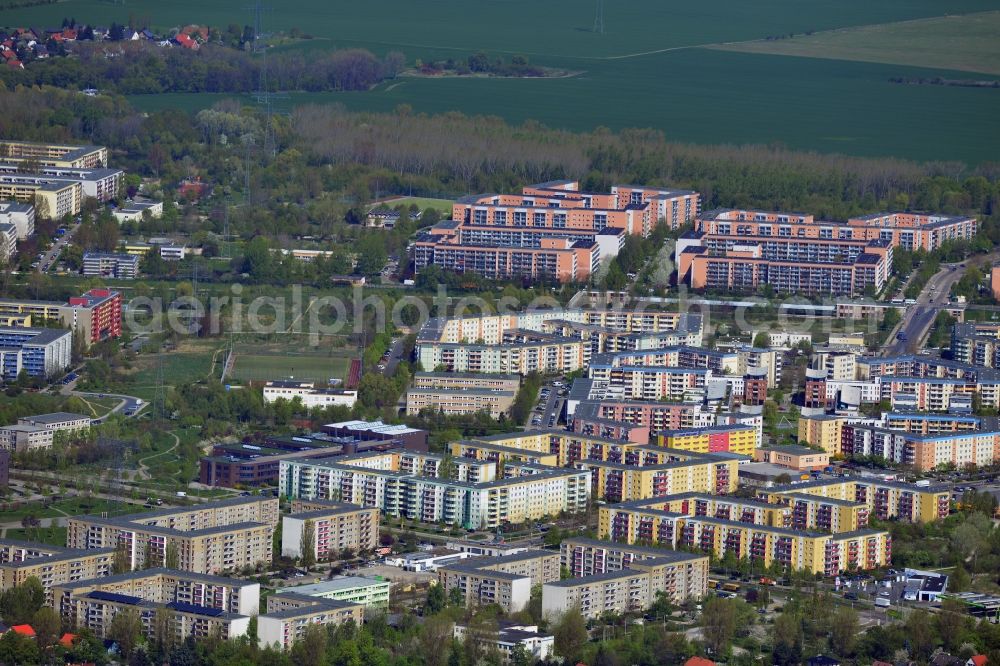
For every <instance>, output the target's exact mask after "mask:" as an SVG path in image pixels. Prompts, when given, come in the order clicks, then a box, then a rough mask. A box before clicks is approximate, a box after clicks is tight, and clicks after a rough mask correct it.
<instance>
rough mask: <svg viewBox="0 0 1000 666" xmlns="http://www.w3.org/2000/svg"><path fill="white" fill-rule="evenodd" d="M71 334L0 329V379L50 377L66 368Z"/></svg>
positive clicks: (41, 330)
mask: <svg viewBox="0 0 1000 666" xmlns="http://www.w3.org/2000/svg"><path fill="white" fill-rule="evenodd" d="M72 351H73V334H72V333H70V332H69V331H65V330H62V329H56V328H0V376H2V378H3V379H5V380H7V381H12V380H14V379H17V376H18V374H20V373H21V372H22V371H23V372H26V373H28V374H29V375H31V376H32V377H51V376H54V375H57V374H60V373H62V372H64V371H65V370H66V368H68V367H69V364H70V361H71V359H72Z"/></svg>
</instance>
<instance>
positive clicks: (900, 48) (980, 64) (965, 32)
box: [718, 11, 1000, 76]
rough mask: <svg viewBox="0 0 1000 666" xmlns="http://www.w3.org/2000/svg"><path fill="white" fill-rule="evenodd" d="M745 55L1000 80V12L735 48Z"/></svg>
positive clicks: (871, 27) (859, 28)
mask: <svg viewBox="0 0 1000 666" xmlns="http://www.w3.org/2000/svg"><path fill="white" fill-rule="evenodd" d="M718 48H722V49H726V50H730V51H742V52H745V53H771V54H774V55H787V56H803V57H807V58H829V59H833V60H861V61H864V62H880V63H889V64H894V65H912V66H918V67H936V68H940V69H952V70H956V71H963V72H978V73H984V74H992V75H995V76H998V75H1000V11H996V12H984V13H981V14H967V15H964V16H941V17H938V18H931V19H917V20H913V21H899V22H895V23H883V24H879V25H868V26H862V27H857V28H842V29H839V30H830V31H826V32H818V33H815V34H812V35H808V36H807V35H798V36H796V37H794V38H792V39H780V40H764V41H753V42H744V43H741V44H730V45H726V46H720V47H718Z"/></svg>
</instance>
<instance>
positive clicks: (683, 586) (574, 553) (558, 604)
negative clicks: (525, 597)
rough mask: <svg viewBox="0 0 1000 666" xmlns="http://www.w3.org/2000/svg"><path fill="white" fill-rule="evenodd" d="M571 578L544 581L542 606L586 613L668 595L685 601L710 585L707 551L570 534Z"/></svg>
mask: <svg viewBox="0 0 1000 666" xmlns="http://www.w3.org/2000/svg"><path fill="white" fill-rule="evenodd" d="M560 557H561V561H562V566H563V567H565V568H566V569H567V570H568V571H569V572H570V573H571V574H572V578H568V579H565V580H562V581H558V582H553V583H548V584H545V585H543V586H542V612H543V614H544V615H548V616H558V615H559V614H562V613H565V612H567V611H570V610H576V609H579V612H580V613H581V614H583V616H584V617H586V618H588V619H590V618H597V617H599V616H601V615H602V614H604V613H607V612H611V613H615V614H620V613H626V612H641V611H642V610H645V609H646V608H648V607H649V606H651V605H652V604H653V602H654V601H656V599H657V597H658V596H659V595H661V594H662V595H664V596H665V597H666V598H667V599H668V600H669V601H670V602H671V603H675V604H680V603H683V602H684V601H686V600H688V599H692V598H701V597H702V596H704V595H705V593H706V592H707V590H708V565H709V558H708V556H707V555H698V554H692V553H682V552H677V551H668V550H663V549H658V548H645V547H641V546H631V545H628V544H620V543H612V542H609V541H598V540H596V539H585V538H575V537H571V538H568V539H565V540H564V541H563V542H562V544H561V547H560Z"/></svg>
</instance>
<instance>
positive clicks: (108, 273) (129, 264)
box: [83, 252, 139, 280]
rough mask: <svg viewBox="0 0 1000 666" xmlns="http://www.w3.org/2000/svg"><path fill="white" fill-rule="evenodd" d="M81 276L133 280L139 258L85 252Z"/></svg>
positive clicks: (137, 270) (136, 273) (137, 271)
mask: <svg viewBox="0 0 1000 666" xmlns="http://www.w3.org/2000/svg"><path fill="white" fill-rule="evenodd" d="M83 274H84V275H87V276H93V277H103V278H115V279H118V280H134V279H135V277H136V276H137V275H138V274H139V257H136V256H134V255H131V254H108V253H102V252H85V253H84V255H83Z"/></svg>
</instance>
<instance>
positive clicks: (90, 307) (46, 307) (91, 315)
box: [0, 289, 122, 347]
mask: <svg viewBox="0 0 1000 666" xmlns="http://www.w3.org/2000/svg"><path fill="white" fill-rule="evenodd" d="M0 315H27V316H28V317H29V319H28V322H29V324H28V325H30V322H31V321H34V322H35V323H36V324H42V323H43V322H44V321H50V322H58V323H60V324H62V325H63V326H65V327H66V328H69V329H72V330H73V331H74V333H75V334H76V335H79V336H80V338H81V339H82V340H83V342H84V344H85V345H86V346H88V347H89V346H90V345H91V344H92V343H94V342H99V341H101V340H105V339H108V338H118V337H121V334H122V295H121V293H120V292H118V291H113V290H111V289H91V290H90V291H88V292H86V293H84V294H82V295H80V296H71V297H70V298H69V300H68V301H67V302H65V303H62V302H59V301H22V300H13V299H0Z"/></svg>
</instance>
